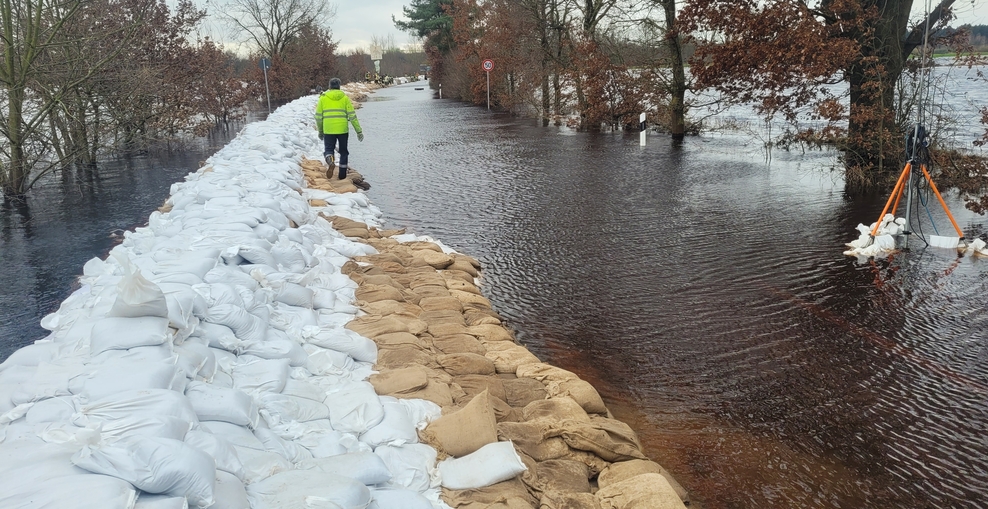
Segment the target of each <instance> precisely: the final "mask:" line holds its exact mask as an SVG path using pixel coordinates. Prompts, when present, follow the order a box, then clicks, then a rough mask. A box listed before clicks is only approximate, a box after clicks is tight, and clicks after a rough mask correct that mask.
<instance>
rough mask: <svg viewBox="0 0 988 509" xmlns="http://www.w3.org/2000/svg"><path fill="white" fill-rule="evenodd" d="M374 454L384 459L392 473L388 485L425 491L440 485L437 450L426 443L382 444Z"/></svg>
mask: <svg viewBox="0 0 988 509" xmlns="http://www.w3.org/2000/svg"><path fill="white" fill-rule="evenodd" d="M374 454H376V455H378V456H380V457H381V459H382V460H384V464H385V465H387V466H388V470H389V471H390V472H391V474H392V478H391V481H390V482H388V483H387V485H388V486H391V487H394V488H405V489H409V490H412V491H417V492H423V491H425V490H427V489H429V488H431V487H435V486H439V479H438V478H437V471H436V450H435V449H433V448H432V447H429V446H428V445H425V444H405V445H403V446H400V447H396V446H391V445H382V446H380V447H378V448H377V449H374Z"/></svg>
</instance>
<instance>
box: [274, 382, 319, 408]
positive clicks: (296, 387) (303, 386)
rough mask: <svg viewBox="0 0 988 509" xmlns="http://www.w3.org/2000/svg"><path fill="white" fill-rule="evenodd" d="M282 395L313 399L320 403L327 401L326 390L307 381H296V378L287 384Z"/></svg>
mask: <svg viewBox="0 0 988 509" xmlns="http://www.w3.org/2000/svg"><path fill="white" fill-rule="evenodd" d="M281 393H282V394H287V395H289V396H298V397H300V398H306V399H311V400H313V401H318V402H320V403H322V402H323V401H325V400H326V389H324V388H322V387H320V386H318V385H316V384H311V383H309V382H307V381H305V380H295V379H294V378H291V379H289V380H288V381H286V382H285V388H284V390H282V391H281Z"/></svg>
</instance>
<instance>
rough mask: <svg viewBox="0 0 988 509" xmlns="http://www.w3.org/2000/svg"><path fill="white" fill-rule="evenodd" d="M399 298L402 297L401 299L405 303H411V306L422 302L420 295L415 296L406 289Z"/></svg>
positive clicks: (415, 294)
mask: <svg viewBox="0 0 988 509" xmlns="http://www.w3.org/2000/svg"><path fill="white" fill-rule="evenodd" d="M401 296H402V298H404V299H405V302H411V303H412V304H415V305H418V304H419V303H420V302H422V296H421V295H419V294H417V293H415V292H413V291H412V290H409V289H407V288H405V289H404V290H402V291H401ZM419 314H421V313H419Z"/></svg>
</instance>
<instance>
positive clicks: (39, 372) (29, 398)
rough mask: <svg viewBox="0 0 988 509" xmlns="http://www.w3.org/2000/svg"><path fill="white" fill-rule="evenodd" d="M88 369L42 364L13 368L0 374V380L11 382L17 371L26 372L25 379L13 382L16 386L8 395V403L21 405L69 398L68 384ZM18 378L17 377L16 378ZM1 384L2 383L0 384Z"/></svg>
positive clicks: (69, 365)
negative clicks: (64, 397) (62, 397)
mask: <svg viewBox="0 0 988 509" xmlns="http://www.w3.org/2000/svg"><path fill="white" fill-rule="evenodd" d="M87 369H88V368H87V367H86V366H85V365H83V364H79V363H66V364H49V363H42V364H39V365H38V366H37V367H14V368H11V369H8V370H6V371H4V372H3V373H0V378H2V379H6V381H7V382H8V383H9V382H10V381H12V379H11V377H10V376H6V375H13V374H15V372H17V371H23V372H26V374H27V375H28V377H27V378H24V379H20V380H15V381H14V383H16V385H15V386H14V387H13V388H12V389H13V390H11V391H10V392H9V393H8V396H9V398H10V402H11V403H12V404H14V405H21V404H24V403H30V402H34V401H41V400H43V399H46V398H53V397H58V396H69V395H71V394H72V393H71V391H70V390H69V382H70V380H72V379H73V378H74V377H76V376H78V375H79V374H80V373H84V372H86V370H87ZM18 378H19V377H18ZM0 383H2V382H0Z"/></svg>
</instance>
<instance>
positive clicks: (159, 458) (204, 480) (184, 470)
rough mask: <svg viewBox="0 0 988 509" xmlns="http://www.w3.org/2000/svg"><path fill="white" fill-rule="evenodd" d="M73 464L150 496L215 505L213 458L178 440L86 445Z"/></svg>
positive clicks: (202, 504) (199, 505) (150, 439)
mask: <svg viewBox="0 0 988 509" xmlns="http://www.w3.org/2000/svg"><path fill="white" fill-rule="evenodd" d="M72 463H73V464H74V465H76V466H78V467H80V468H83V469H86V470H88V471H90V472H93V473H97V474H105V475H110V476H113V477H117V478H119V479H123V480H125V481H127V482H129V483H131V484H133V485H134V486H135V487H137V488H138V489H140V490H142V491H146V492H148V493H161V494H165V495H172V496H179V497H186V498H188V499H189V503H190V504H191V505H194V506H198V507H209V506H210V505H212V503H213V488H214V486H215V484H216V468H215V467H214V466H213V459H212V458H211V457H209V456H208V455H206V453H204V452H201V451H197V450H195V449H193V448H192V447H189V446H188V445H186V444H185V443H184V442H180V441H178V440H171V439H167V438H149V437H144V438H140V439H134V440H126V441H121V442H118V443H116V444H110V445H106V444H104V445H101V446H98V447H89V446H87V447H84V448H83V449H82V450H80V451H79V452H78V453H76V454H74V455H73V456H72Z"/></svg>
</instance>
